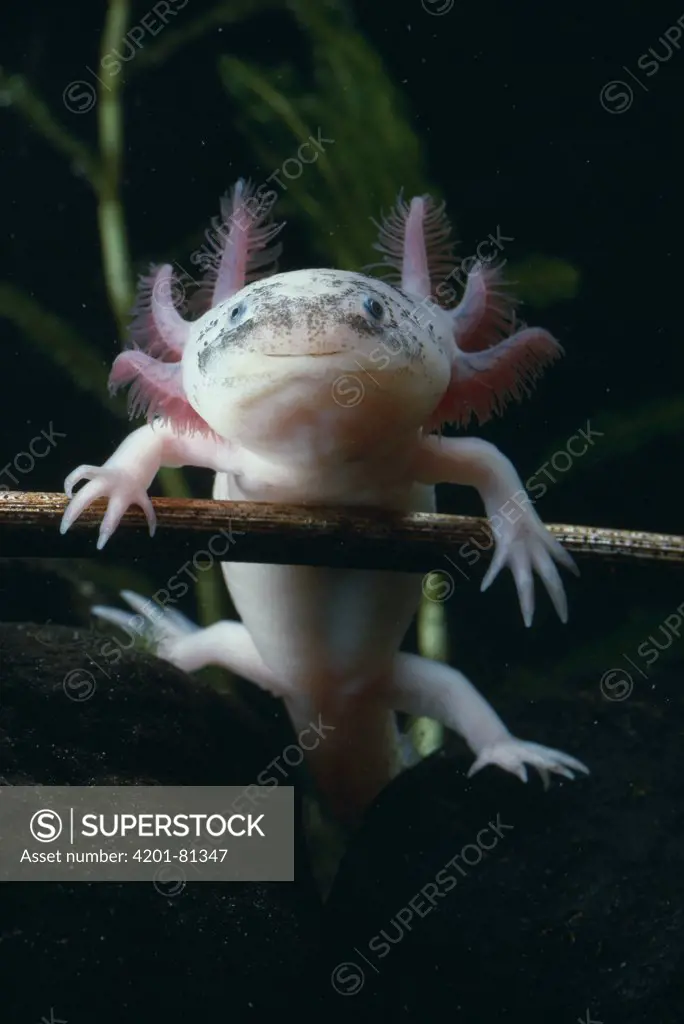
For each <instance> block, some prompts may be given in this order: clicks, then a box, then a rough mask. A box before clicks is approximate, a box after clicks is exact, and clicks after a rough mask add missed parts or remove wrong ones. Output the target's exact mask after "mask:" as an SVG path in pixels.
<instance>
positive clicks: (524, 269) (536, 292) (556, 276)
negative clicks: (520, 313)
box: [506, 254, 580, 309]
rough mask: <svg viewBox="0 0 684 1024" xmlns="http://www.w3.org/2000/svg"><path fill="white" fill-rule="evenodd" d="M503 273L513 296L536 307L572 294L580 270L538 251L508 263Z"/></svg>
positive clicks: (574, 292)
mask: <svg viewBox="0 0 684 1024" xmlns="http://www.w3.org/2000/svg"><path fill="white" fill-rule="evenodd" d="M506 277H507V278H508V280H509V281H510V282H511V283H512V284H513V286H514V290H515V294H516V296H517V297H518V298H519V299H521V300H522V301H523V302H526V303H529V305H530V306H535V307H536V308H537V309H543V308H545V307H546V306H551V305H553V303H554V302H559V301H561V300H565V299H572V298H574V297H575V295H576V294H577V291H578V289H579V282H580V272H579V270H578V269H577V268H576V267H573V266H572V264H571V263H568V262H567V261H566V260H562V259H558V258H557V257H555V256H542V255H539V254H533V255H531V256H528V257H527V258H526V259H524V260H521V261H519V262H517V263H511V264H510V265H509V266H507V268H506Z"/></svg>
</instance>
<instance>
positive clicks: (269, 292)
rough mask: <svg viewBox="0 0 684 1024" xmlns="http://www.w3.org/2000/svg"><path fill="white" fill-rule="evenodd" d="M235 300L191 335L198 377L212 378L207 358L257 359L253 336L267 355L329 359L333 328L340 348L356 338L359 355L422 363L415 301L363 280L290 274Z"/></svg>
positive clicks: (351, 275) (329, 273)
mask: <svg viewBox="0 0 684 1024" xmlns="http://www.w3.org/2000/svg"><path fill="white" fill-rule="evenodd" d="M236 298H237V302H236V303H232V304H226V306H225V308H224V309H223V310H221V311H220V312H219V313H218V315H216V312H214V315H213V317H212V319H211V321H209V322H207V323H205V324H202V325H201V326H200V328H199V334H198V337H197V341H198V346H197V353H198V354H197V359H198V368H199V370H200V372H201V373H202V374H205V375H206V374H210V373H211V372H215V370H213V369H212V368H213V367H214V358H215V357H216V356H218V355H220V354H221V353H224V352H226V351H227V350H231V349H232V350H239V349H242V350H247V351H249V350H251V351H253V352H257V353H258V351H259V349H260V347H261V341H260V335H261V337H263V338H264V339H265V344H266V345H267V346H268V347H270V348H273V347H274V346H275V348H277V349H280V348H282V350H283V352H284V353H285V352H287V350H288V349H290V350H291V351H294V349H297V348H299V349H300V351H302V352H303V353H304V352H306V351H308V352H311V353H312V354H315V353H316V351H317V350H319V349H320V351H321V354H323V352H324V351H325V350H328V351H330V347H331V340H332V343H333V346H334V344H335V342H334V337H335V333H336V328H339V333H340V336H341V337H345V338H346V340H345V341H344V342H343V347H345V348H347V347H349V348H352V349H353V348H355V347H356V346H355V345H354V341H353V337H354V336H356V337H357V338H358V339H359V346H358V347H359V350H360V351H361V350H365V349H366V348H367V346H368V345H369V344H370V347H371V348H372V349H373V351H376V350H378V349H380V348H382V349H384V350H385V351H386V352H388V353H390V354H394V355H401V356H402V357H403V358H405V359H408V360H409V361H411V362H413V361H415V360H422V359H424V358H425V350H424V344H425V341H426V331H425V328H424V325H423V327H421V325H420V323H419V322H418V321H417V319H416V317H415V310H416V303H415V300H413V299H411V297H410V296H406V295H404V294H403V293H402V292H400V291H399V290H398V289H396V288H394V287H391V286H389V285H388V284H387V283H386V282H381V281H378V280H377V279H374V278H369V277H366V276H365V275H363V274H358V273H355V272H352V271H337V270H333V269H313V270H309V271H292V272H290V273H285V274H280V275H275V276H274V277H271V278H266V279H263V280H261V281H257V282H254V283H253V284H252V285H250V286H248V289H247V290H245V292H244V293H243V294H242V295H241V296H240V297H239V298H238V297H237V296H236ZM233 314H234V315H233ZM350 335H351V337H350ZM302 343H303V344H302ZM270 354H275V353H273V352H272V353H270ZM396 365H397V369H398V364H396Z"/></svg>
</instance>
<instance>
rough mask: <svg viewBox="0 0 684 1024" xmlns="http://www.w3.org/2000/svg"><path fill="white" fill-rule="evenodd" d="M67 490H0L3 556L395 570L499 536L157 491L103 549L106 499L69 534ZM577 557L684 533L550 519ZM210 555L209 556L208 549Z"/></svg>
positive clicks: (422, 568)
mask: <svg viewBox="0 0 684 1024" xmlns="http://www.w3.org/2000/svg"><path fill="white" fill-rule="evenodd" d="M67 504H68V499H67V498H66V496H65V495H64V494H50V493H38V492H32V491H8V492H6V493H4V494H0V556H2V557H6V558H7V557H10V558H11V557H20V558H60V557H62V558H87V557H94V556H97V557H98V558H103V557H104V558H116V559H117V560H119V561H120V560H121V559H122V558H130V559H134V558H147V559H150V558H157V557H167V556H172V557H175V556H178V557H181V556H183V557H187V556H188V555H191V556H192V555H193V554H194V555H197V556H199V555H200V554H203V555H204V559H205V560H207V559H211V558H212V555H213V556H214V557H217V558H220V559H221V561H236V562H262V563H274V564H280V565H315V566H331V567H345V568H353V569H387V570H391V571H395V572H407V571H408V572H429V571H439V570H442V571H444V572H449V571H451V569H450V567H451V568H455V569H457V570H458V568H459V567H461V568H462V569H463V574H464V575H466V572H465V569H466V568H467V565H468V563H467V561H466V560H465V556H464V555H463V553H460V554H459V549H460V548H461V546H462V545H464V544H470V548H469V551H470V552H471V557H472V551H473V545H477V546H478V547H479V548H480V550H482V553H483V554H484V555H485V557H486V556H487V555H488V554H489V553H491V550H492V535H491V531H490V528H489V526H488V524H487V521H486V520H485V519H480V518H476V517H469V516H451V515H441V514H438V513H413V514H410V515H405V514H400V513H396V512H387V511H381V510H377V509H372V510H371V509H368V508H364V509H354V508H345V509H343V508H323V507H320V506H313V505H312V506H304V505H280V504H271V503H269V502H246V501H235V502H225V501H204V500H185V499H177V498H154V499H153V504H154V507H155V511H156V514H157V520H158V526H157V533H156V535H155V537H154V539H153V540H152V539H150V537H149V534H148V530H147V524H146V522H145V518H144V516H143V513H142V512H141V511H140V510H139V509H137V508H134V509H131V510H129V511H128V512H127V513H126V515H125V516H124V517H123V519H122V521H121V523H120V525H119V528H118V529H117V531H116V532H115V534H114V536H113V537H112V538H111V539H110V540H109V542H108V543H107V545H106V547H105V548H104V550H103V551H102V552H98V551H96V548H95V543H96V540H97V533H98V530H99V526H100V523H101V521H102V516H103V514H104V511H105V507H106V501H105V499H99V500H98V501H96V502H93V504H92V505H91V506H90V508H88V509H86V510H85V511H84V512H83V513H82V515H81V517H80V519H78V520H77V522H76V523H75V524H74V525H73V526H72V527H71V529H70V530H69V532H68V533H67V534H66V535H65V536H60V533H59V524H60V520H61V517H62V514H63V512H64V510H65V508H66V506H67ZM547 525H548V528H549V530H550V531H551V533H552V534H553V535H554V537H556V538H557V539H558V540H559V541H561V543H562V544H563V545H564V546H565V547H566V548H567V549H568V551H570V552H571V553H572V554H573V555H579V556H580V557H581V558H594V557H600V558H601V559H605V560H609V561H617V562H622V561H625V560H629V561H634V560H637V561H641V562H651V563H652V562H667V563H676V564H679V565H684V537H680V536H676V535H673V534H662V533H645V532H642V531H638V530H616V529H612V528H607V527H598V526H575V525H566V524H562V523H554V524H547ZM207 552H209V554H208V553H207Z"/></svg>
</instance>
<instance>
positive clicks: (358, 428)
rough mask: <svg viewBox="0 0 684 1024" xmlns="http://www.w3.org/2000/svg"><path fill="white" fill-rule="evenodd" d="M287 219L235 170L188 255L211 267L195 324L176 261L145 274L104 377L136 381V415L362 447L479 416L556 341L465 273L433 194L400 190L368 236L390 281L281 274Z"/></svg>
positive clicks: (267, 441)
mask: <svg viewBox="0 0 684 1024" xmlns="http://www.w3.org/2000/svg"><path fill="white" fill-rule="evenodd" d="M282 226H283V225H282V224H274V223H272V222H271V219H270V207H265V206H263V204H262V201H261V200H260V199H259V197H258V190H256V191H255V189H254V188H253V186H252V185H250V184H249V183H245V182H244V181H242V180H240V181H238V182H237V184H236V185H235V187H234V189H233V191H232V193H231V195H230V196H226V197H224V199H223V200H222V204H221V221H220V224H219V225H218V227H217V229H216V233H213V231H212V232H211V233H209V234H208V236H207V237H208V242H207V246H205V252H203V253H199V254H193V255H194V256H199V257H200V258H201V259H202V260H204V261H206V267H207V269H206V273H205V276H204V278H203V281H202V283H201V286H200V289H199V291H198V293H197V296H196V298H197V299H198V302H199V304H200V308H201V309H202V310H203V312H202V313H201V315H200V316H199V318H198V319H195V320H191V319H188V318H186V317H185V316H184V315H183V310H182V308H181V305H182V304H181V303H180V302H179V301H178V296H177V294H176V291H177V289H176V290H175V289H174V286H176V285H178V284H179V282H177V281H176V280H175V277H174V272H173V268H172V267H171V266H170V265H168V264H166V265H163V266H160V267H157V268H153V271H152V273H151V274H150V275H149V276H147V277H143V278H141V281H140V285H139V289H138V298H137V301H136V304H135V306H134V309H133V320H132V323H131V328H130V335H131V338H130V340H131V342H132V347H130V348H128V349H127V350H126V351H125V352H123V353H121V355H119V356H118V357H117V358H116V360H115V361H114V365H113V367H112V372H111V375H110V388H111V390H112V391H115V390H117V389H118V388H119V387H121V386H123V385H130V392H129V404H130V410H131V415H137V414H138V413H140V412H144V413H145V414H146V415H147V418H148V420H152V419H154V418H155V417H162V418H165V419H166V420H167V421H169V422H170V423H172V424H173V425H174V427H175V428H176V429H177V430H179V431H182V430H193V431H200V432H204V433H206V434H212V433H214V434H216V435H218V436H219V437H221V438H225V439H226V440H228V441H231V442H233V443H236V444H238V445H241V446H244V447H247V448H252V449H255V450H261V451H265V452H269V451H273V450H274V449H276V448H280V449H281V450H282V448H283V446H290V447H291V448H292V449H293V450H294V451H301V450H302V449H303V448H305V447H307V446H311V445H313V444H317V445H318V447H319V449H320V444H321V443H322V442H325V443H326V444H327V445H328V446H329V447H330V448H331V449H332V450H334V451H336V452H342V453H343V454H346V455H349V453H350V452H352V453H354V454H358V453H359V452H363V450H364V449H365V448H366V447H367V446H374V445H377V444H378V440H379V439H380V440H382V439H383V438H384V439H385V440H386V439H387V438H393V437H396V438H397V439H398V441H399V442H401V440H402V439H403V438H405V437H406V436H407V434H411V433H416V432H419V431H431V430H434V429H435V428H439V427H440V426H441V425H442V424H444V423H458V424H465V423H467V422H468V420H469V419H470V417H471V416H472V415H474V416H475V417H477V419H479V420H480V422H484V421H485V420H487V419H488V418H489V417H490V416H491V415H492V414H493V413H495V412H499V411H501V409H502V408H503V406H504V405H505V404H506V402H507V401H508V400H509V399H510V398H520V397H521V396H522V394H524V393H526V392H528V391H529V387H530V385H531V384H532V383H533V382H534V380H535V379H536V378H537V377H538V376H539V374H540V372H541V370H542V369H543V367H544V366H545V365H546V363H548V362H551V361H552V360H554V359H555V358H557V357H558V356H559V355H560V354H561V352H562V349H561V348H560V346H559V345H558V344H557V342H556V341H554V339H553V338H552V337H551V335H550V334H548V332H547V331H544V330H542V329H540V328H528V327H525V328H524V329H522V330H517V331H515V329H514V321H515V316H514V310H515V304H514V302H513V300H512V299H511V298H510V296H509V295H508V293H507V292H506V290H505V286H504V283H503V279H502V277H501V274H500V268H498V267H496V266H494V265H493V264H492V263H491V260H487V259H485V260H484V261H483V260H482V259H480V260H479V261H477V262H472V261H471V266H470V267H469V269H468V271H467V273H466V275H465V276H464V277H463V276H462V270H463V264H462V263H461V264H459V263H458V262H457V261H456V260H455V259H454V257H453V255H452V253H451V248H452V243H451V242H449V234H450V230H451V229H450V225H449V222H448V220H447V218H446V215H445V213H444V207H443V204H442V205H439V206H438V205H436V204H434V203H433V202H432V200H431V199H430V197H429V196H417V197H414V198H413V199H412V200H411V202H410V203H406V202H404V201H403V199H402V198H401V197H400V198H399V200H398V202H397V206H396V209H395V210H394V211H392V213H390V215H389V216H388V217H386V218H385V220H384V221H383V223H382V224H381V225H380V233H379V240H378V242H377V243H376V246H375V247H376V249H378V250H379V251H380V252H381V253H382V254H383V261H382V264H381V265H382V266H383V268H384V269H385V270H386V271H389V272H390V274H391V275H393V277H392V280H391V283H390V282H389V281H388V280H381V279H379V278H376V277H367V276H365V275H364V274H359V273H354V272H351V271H343V270H323V269H318V270H297V271H292V272H290V273H275V270H276V269H277V267H276V266H275V262H276V260H277V258H278V256H279V255H280V250H281V246H280V243H278V244H275V245H271V244H270V243H271V242H272V241H273V239H274V238H275V236H276V235H277V234H278V232H279V231H280V229H281V228H282ZM478 248H479V247H478ZM269 267H270V269H267V268H269ZM269 274H270V276H268V275H269ZM458 277H461V280H460V285H461V287H462V294H461V295H460V301H459V302H458V304H454V299H455V298H457V297H458V295H457V292H456V291H455V290H454V289H453V287H452V285H451V284H450V283H449V282H450V281H453V280H455V278H456V279H458Z"/></svg>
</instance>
